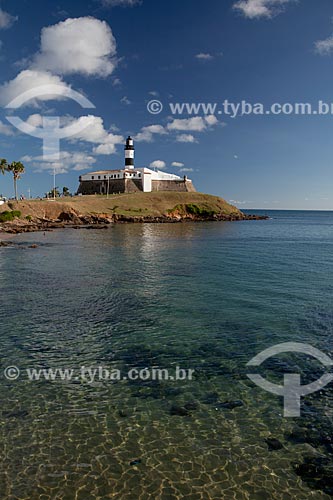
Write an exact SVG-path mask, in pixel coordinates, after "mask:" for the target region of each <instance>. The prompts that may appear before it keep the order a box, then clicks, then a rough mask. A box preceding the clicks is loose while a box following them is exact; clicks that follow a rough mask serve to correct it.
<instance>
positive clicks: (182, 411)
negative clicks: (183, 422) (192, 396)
mask: <svg viewBox="0 0 333 500" xmlns="http://www.w3.org/2000/svg"><path fill="white" fill-rule="evenodd" d="M170 415H178V416H179V417H189V416H190V415H191V413H190V410H188V409H187V408H185V407H184V406H178V405H172V406H171V408H170Z"/></svg>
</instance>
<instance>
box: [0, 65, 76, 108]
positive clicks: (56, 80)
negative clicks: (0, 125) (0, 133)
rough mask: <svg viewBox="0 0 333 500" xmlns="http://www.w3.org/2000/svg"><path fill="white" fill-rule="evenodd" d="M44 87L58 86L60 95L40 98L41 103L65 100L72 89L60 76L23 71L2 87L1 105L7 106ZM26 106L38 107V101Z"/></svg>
mask: <svg viewBox="0 0 333 500" xmlns="http://www.w3.org/2000/svg"><path fill="white" fill-rule="evenodd" d="M44 85H57V86H58V90H59V95H51V94H50V95H41V96H40V97H38V99H39V100H41V101H48V100H51V99H58V100H59V99H64V98H65V97H66V95H67V94H68V89H70V86H69V85H67V84H66V83H64V82H63V80H62V79H61V78H60V77H59V76H56V75H52V74H51V73H49V72H47V71H37V70H29V69H26V70H24V71H21V72H20V73H19V74H18V75H17V76H16V77H15V78H14V80H11V81H9V82H6V83H4V84H3V85H1V86H0V104H2V105H3V106H6V104H9V103H10V102H11V101H12V100H13V99H15V97H18V96H20V95H21V94H23V93H24V92H27V91H29V90H31V89H34V88H35V87H40V86H44ZM26 105H36V101H32V100H30V101H28V102H27V103H26Z"/></svg>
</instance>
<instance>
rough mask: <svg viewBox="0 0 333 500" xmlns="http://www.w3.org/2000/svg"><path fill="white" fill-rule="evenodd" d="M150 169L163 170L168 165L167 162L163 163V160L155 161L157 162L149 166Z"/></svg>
mask: <svg viewBox="0 0 333 500" xmlns="http://www.w3.org/2000/svg"><path fill="white" fill-rule="evenodd" d="M149 166H150V168H157V169H161V170H162V169H163V168H165V167H166V163H165V161H162V160H155V161H152V162H151V164H150V165H149Z"/></svg>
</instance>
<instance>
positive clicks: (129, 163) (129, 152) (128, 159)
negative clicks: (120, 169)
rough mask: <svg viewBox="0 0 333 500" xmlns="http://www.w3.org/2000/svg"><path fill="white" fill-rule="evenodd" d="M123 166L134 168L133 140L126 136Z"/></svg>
mask: <svg viewBox="0 0 333 500" xmlns="http://www.w3.org/2000/svg"><path fill="white" fill-rule="evenodd" d="M125 168H130V169H134V141H133V139H132V137H130V136H128V137H127V139H126V145H125Z"/></svg>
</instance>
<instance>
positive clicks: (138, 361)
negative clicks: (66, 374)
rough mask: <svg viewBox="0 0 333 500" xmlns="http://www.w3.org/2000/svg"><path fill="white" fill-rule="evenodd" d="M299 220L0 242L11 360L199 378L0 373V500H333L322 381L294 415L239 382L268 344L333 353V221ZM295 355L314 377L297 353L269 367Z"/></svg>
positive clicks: (280, 366)
mask: <svg viewBox="0 0 333 500" xmlns="http://www.w3.org/2000/svg"><path fill="white" fill-rule="evenodd" d="M297 217H298V219H297V223H295V214H289V215H288V214H286V213H284V214H283V217H282V216H277V217H275V218H274V219H272V220H270V221H267V222H239V223H207V224H199V223H198V224H190V223H189V224H164V225H155V224H151V225H140V224H138V225H117V226H115V227H113V228H111V229H109V230H106V231H94V230H93V231H91V230H89V231H88V230H78V231H74V230H64V231H57V232H53V233H48V234H47V235H46V236H43V234H42V233H41V234H29V235H21V236H19V237H18V238H17V241H18V242H22V248H15V249H9V248H4V249H0V289H1V305H0V333H1V347H0V349H1V358H2V366H3V367H5V366H9V365H15V366H18V367H19V368H20V369H21V371H22V373H24V370H25V368H28V367H33V368H49V367H53V368H54V367H69V368H76V367H80V366H83V365H84V366H98V365H102V366H105V367H108V368H110V369H111V368H116V367H117V368H119V369H121V370H122V371H123V372H126V371H127V370H129V369H131V368H133V367H139V368H144V367H152V366H159V367H162V368H169V369H173V368H175V367H176V366H181V367H183V368H192V369H195V377H194V379H193V380H192V381H189V380H185V381H178V382H171V381H160V382H159V381H142V382H139V381H132V382H130V381H124V380H122V381H120V382H111V381H95V382H94V383H93V384H87V383H83V382H82V381H80V380H72V381H59V380H58V381H56V382H47V381H38V382H36V381H35V382H29V381H28V380H27V379H26V377H24V376H22V377H21V378H20V379H19V380H17V381H12V382H10V381H6V380H5V378H4V377H1V379H0V384H1V396H2V410H1V438H0V443H1V454H0V460H1V468H0V470H1V472H0V491H1V494H0V497H1V498H3V499H8V500H9V499H11V500H12V499H14V498H15V499H29V500H34V499H52V500H53V499H82V500H83V499H84V500H89V499H103V500H104V499H106V498H119V499H163V500H164V499H165V500H169V499H177V498H189V499H215V498H216V499H221V498H226V499H229V498H230V499H232V498H235V499H237V500H238V499H243V498H244V499H249V498H251V499H267V498H274V499H280V498H281V499H288V498H290V499H291V498H297V499H308V498H314V499H324V498H330V496H331V495H332V491H333V490H332V484H331V479H330V478H331V472H330V470H331V467H332V456H333V448H332V443H331V441H330V439H331V438H330V436H331V435H332V430H333V429H332V408H333V404H332V403H333V402H332V392H331V389H330V387H328V388H326V389H325V390H324V391H323V392H322V393H317V394H315V395H313V396H311V397H309V398H307V399H306V401H304V402H303V416H302V418H301V419H299V420H297V419H295V420H293V419H291V420H288V419H283V418H282V401H281V400H280V399H279V398H277V397H275V396H272V395H271V394H268V393H264V392H263V391H261V390H260V389H259V388H257V387H255V386H254V385H253V384H252V383H251V382H250V381H249V380H248V379H247V377H246V367H245V365H246V363H247V362H248V361H249V360H250V359H251V358H252V357H253V356H254V355H255V354H256V353H257V352H259V351H260V350H262V349H264V348H266V347H269V346H271V345H273V344H274V343H277V342H284V341H290V340H296V341H302V342H308V343H310V344H312V345H314V346H315V347H318V348H320V349H323V350H324V352H326V353H328V354H329V353H330V351H331V338H332V317H333V316H332V312H331V311H332V309H331V296H332V294H331V291H332V285H331V279H330V269H331V266H332V259H333V256H332V252H331V247H332V243H333V232H332V228H333V216H327V214H320V213H319V214H316V217H317V219H316V221H317V223H316V224H314V218H313V217H314V216H313V214H298V215H297ZM300 227H301V228H302V229H301V230H300ZM31 242H35V243H37V244H38V248H37V249H29V248H27V245H26V243H29V244H31ZM295 362H296V365H297V367H298V368H300V369H301V370H302V371H303V372H304V374H305V375H306V376H309V377H311V376H312V375H313V376H314V378H316V376H317V371H318V370H320V367H318V366H317V365H316V366H315V367H314V368H313V367H312V365H311V366H310V365H309V361H308V360H307V359H303V358H302V357H297V359H296V360H295V358H290V357H288V356H285V357H283V359H282V358H281V359H276V360H275V361H272V362H271V363H270V364H267V365H266V366H265V369H266V370H267V371H266V372H265V373H266V375H267V376H269V377H271V378H272V377H273V378H274V377H277V380H282V377H283V373H284V372H285V370H286V369H288V368H289V369H291V368H294V366H295ZM314 369H315V370H317V371H316V373H315V374H314V373H313V370H314ZM311 370H312V371H311ZM279 377H280V378H279ZM276 440H277V441H276Z"/></svg>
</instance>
